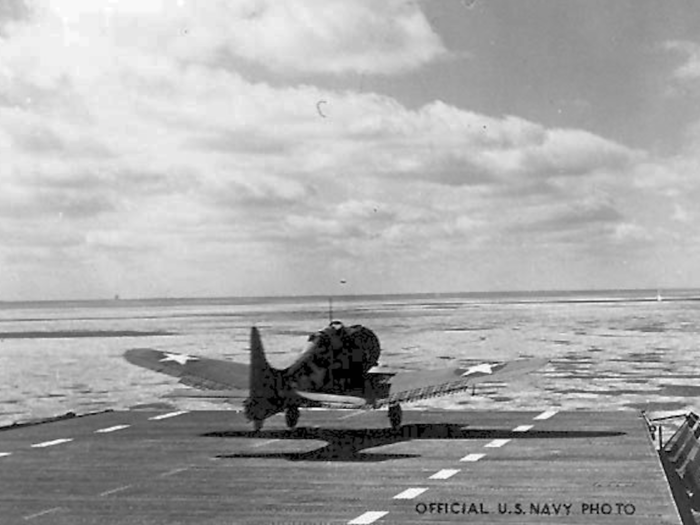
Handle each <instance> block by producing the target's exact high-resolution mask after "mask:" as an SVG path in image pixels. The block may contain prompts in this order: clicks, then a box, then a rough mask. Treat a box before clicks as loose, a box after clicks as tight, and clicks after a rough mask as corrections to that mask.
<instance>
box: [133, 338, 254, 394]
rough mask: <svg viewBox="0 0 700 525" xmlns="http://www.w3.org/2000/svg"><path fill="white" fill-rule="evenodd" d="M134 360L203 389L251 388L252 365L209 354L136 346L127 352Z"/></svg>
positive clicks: (150, 368) (135, 362) (137, 364)
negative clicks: (191, 353)
mask: <svg viewBox="0 0 700 525" xmlns="http://www.w3.org/2000/svg"><path fill="white" fill-rule="evenodd" d="M124 358H125V359H126V360H127V361H129V362H130V363H132V364H134V365H136V366H140V367H142V368H147V369H149V370H153V371H155V372H160V373H162V374H167V375H169V376H173V377H177V378H179V379H180V383H182V384H183V385H187V386H192V387H194V388H199V389H201V390H245V391H247V390H248V389H249V385H248V383H249V366H248V365H245V364H243V363H235V362H232V361H224V360H222V359H212V358H208V357H199V356H191V355H187V354H177V353H174V352H163V351H160V350H153V349H150V348H134V349H132V350H127V351H126V352H125V353H124Z"/></svg>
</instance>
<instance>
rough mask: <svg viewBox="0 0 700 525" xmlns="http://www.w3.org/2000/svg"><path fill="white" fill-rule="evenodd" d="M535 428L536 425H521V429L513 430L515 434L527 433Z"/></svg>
mask: <svg viewBox="0 0 700 525" xmlns="http://www.w3.org/2000/svg"><path fill="white" fill-rule="evenodd" d="M534 426H535V425H520V426H519V427H515V428H514V429H513V432H527V431H528V430H530V429H531V428H532V427H534Z"/></svg>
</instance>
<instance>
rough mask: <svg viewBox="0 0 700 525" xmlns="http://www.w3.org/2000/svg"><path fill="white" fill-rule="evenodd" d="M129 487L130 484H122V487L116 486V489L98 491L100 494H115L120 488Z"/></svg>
mask: <svg viewBox="0 0 700 525" xmlns="http://www.w3.org/2000/svg"><path fill="white" fill-rule="evenodd" d="M129 487H131V485H124V486H123V487H117V488H116V489H112V490H105V491H104V492H100V496H109V495H110V494H116V493H117V492H121V491H122V490H126V489H128V488H129Z"/></svg>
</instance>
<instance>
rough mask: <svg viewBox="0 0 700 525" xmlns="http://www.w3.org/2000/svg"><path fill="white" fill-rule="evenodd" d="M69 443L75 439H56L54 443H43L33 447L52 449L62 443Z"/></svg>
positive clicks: (35, 444)
mask: <svg viewBox="0 0 700 525" xmlns="http://www.w3.org/2000/svg"><path fill="white" fill-rule="evenodd" d="M69 441H73V438H61V439H54V440H53V441H44V442H42V443H34V444H33V445H32V447H34V448H44V447H52V446H54V445H60V444H61V443H68V442H69Z"/></svg>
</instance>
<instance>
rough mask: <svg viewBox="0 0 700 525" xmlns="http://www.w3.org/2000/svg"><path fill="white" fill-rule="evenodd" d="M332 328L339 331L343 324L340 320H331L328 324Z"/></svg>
mask: <svg viewBox="0 0 700 525" xmlns="http://www.w3.org/2000/svg"><path fill="white" fill-rule="evenodd" d="M329 326H330V327H331V328H333V330H335V331H336V332H340V331H341V330H342V329H343V328H345V326H344V325H343V323H342V322H340V321H331V324H330V325H329Z"/></svg>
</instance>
